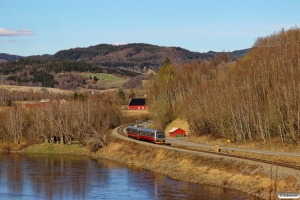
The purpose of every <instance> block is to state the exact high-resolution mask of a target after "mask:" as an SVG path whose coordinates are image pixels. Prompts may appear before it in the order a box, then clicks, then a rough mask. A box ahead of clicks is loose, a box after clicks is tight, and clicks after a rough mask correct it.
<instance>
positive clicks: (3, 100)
mask: <svg viewBox="0 0 300 200" xmlns="http://www.w3.org/2000/svg"><path fill="white" fill-rule="evenodd" d="M1 78H2V84H1V85H2V87H1V90H2V95H1V96H2V103H3V104H4V88H3V73H2V74H1Z"/></svg>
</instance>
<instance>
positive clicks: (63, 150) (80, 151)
mask: <svg viewBox="0 0 300 200" xmlns="http://www.w3.org/2000/svg"><path fill="white" fill-rule="evenodd" d="M24 152H25V153H45V154H69V155H89V154H90V151H89V150H88V149H87V148H86V147H82V146H81V145H80V144H78V143H73V144H71V145H62V144H50V143H43V144H36V145H31V146H29V147H27V148H26V149H25V150H24Z"/></svg>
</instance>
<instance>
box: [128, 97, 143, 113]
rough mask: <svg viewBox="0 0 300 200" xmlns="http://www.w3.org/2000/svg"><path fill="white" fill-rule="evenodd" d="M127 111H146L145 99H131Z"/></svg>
mask: <svg viewBox="0 0 300 200" xmlns="http://www.w3.org/2000/svg"><path fill="white" fill-rule="evenodd" d="M127 109H128V110H147V109H148V107H147V106H146V99H145V98H132V99H131V100H130V102H129V104H128V106H127Z"/></svg>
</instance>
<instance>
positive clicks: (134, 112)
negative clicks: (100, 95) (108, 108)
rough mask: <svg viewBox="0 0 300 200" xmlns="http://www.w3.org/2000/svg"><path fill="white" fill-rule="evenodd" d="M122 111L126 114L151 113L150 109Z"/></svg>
mask: <svg viewBox="0 0 300 200" xmlns="http://www.w3.org/2000/svg"><path fill="white" fill-rule="evenodd" d="M121 112H122V114H124V115H125V116H140V115H149V111H148V110H122V111H121Z"/></svg>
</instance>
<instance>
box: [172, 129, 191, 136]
mask: <svg viewBox="0 0 300 200" xmlns="http://www.w3.org/2000/svg"><path fill="white" fill-rule="evenodd" d="M169 133H170V137H186V136H187V135H188V132H186V131H185V130H183V129H181V128H176V127H174V128H172V129H171V130H169Z"/></svg>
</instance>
